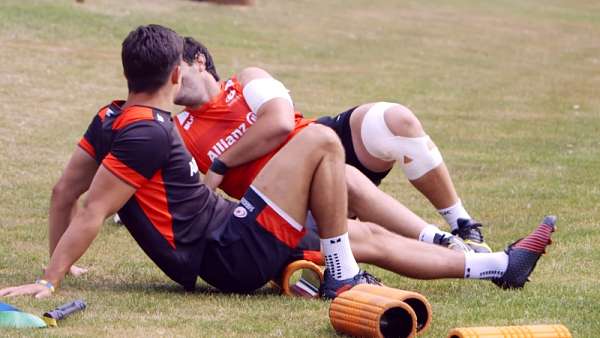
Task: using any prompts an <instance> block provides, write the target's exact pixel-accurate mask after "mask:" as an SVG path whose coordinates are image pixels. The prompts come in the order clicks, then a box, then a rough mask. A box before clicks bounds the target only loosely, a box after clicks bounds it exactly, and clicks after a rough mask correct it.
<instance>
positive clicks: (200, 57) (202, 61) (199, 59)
mask: <svg viewBox="0 0 600 338" xmlns="http://www.w3.org/2000/svg"><path fill="white" fill-rule="evenodd" d="M194 62H196V63H198V66H199V67H200V70H206V56H205V55H204V54H202V53H198V54H196V57H194Z"/></svg>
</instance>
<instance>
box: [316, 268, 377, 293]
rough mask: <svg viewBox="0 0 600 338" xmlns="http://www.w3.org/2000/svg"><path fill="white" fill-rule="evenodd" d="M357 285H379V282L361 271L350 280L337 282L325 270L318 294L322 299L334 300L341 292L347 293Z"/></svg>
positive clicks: (327, 270)
mask: <svg viewBox="0 0 600 338" xmlns="http://www.w3.org/2000/svg"><path fill="white" fill-rule="evenodd" d="M358 284H375V285H381V282H380V281H379V279H377V278H376V277H375V276H373V275H371V274H370V273H368V272H366V271H363V270H361V271H359V272H358V273H357V274H356V275H355V276H354V277H352V278H348V279H343V280H337V279H335V278H333V277H332V276H331V274H330V273H329V269H325V276H324V278H323V284H321V288H320V289H319V294H320V295H321V297H322V298H324V299H334V298H335V297H337V296H338V295H340V294H341V293H342V292H344V291H348V290H350V289H352V288H353V287H354V286H356V285H358Z"/></svg>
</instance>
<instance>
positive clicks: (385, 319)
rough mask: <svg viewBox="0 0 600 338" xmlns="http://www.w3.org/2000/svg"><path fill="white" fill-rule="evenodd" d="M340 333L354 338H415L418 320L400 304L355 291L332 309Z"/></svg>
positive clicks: (331, 314) (344, 295) (334, 302)
mask: <svg viewBox="0 0 600 338" xmlns="http://www.w3.org/2000/svg"><path fill="white" fill-rule="evenodd" d="M329 319H330V320H331V325H332V326H333V327H334V328H335V330H336V331H338V332H340V333H343V334H346V335H350V336H354V337H377V338H383V337H411V338H412V337H414V336H415V335H416V326H417V318H416V315H415V313H414V311H413V310H412V308H411V307H410V306H409V305H408V304H406V303H404V302H401V301H399V300H396V299H393V298H388V297H384V296H380V295H375V294H372V293H367V292H364V291H359V290H354V289H351V290H349V291H346V292H343V293H342V294H340V295H339V296H337V297H336V298H335V299H334V300H333V301H332V302H331V305H330V307H329Z"/></svg>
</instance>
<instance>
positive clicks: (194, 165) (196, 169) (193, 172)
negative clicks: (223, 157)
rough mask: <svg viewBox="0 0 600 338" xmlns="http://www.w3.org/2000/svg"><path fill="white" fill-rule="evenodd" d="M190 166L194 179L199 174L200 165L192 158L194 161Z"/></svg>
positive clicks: (191, 175)
mask: <svg viewBox="0 0 600 338" xmlns="http://www.w3.org/2000/svg"><path fill="white" fill-rule="evenodd" d="M189 165H190V177H193V176H194V175H196V174H197V173H198V164H196V159H194V158H193V157H192V160H191V161H190V163H189Z"/></svg>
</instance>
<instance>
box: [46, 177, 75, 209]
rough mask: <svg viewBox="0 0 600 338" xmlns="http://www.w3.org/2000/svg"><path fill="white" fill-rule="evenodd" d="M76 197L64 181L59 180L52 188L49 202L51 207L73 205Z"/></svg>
mask: <svg viewBox="0 0 600 338" xmlns="http://www.w3.org/2000/svg"><path fill="white" fill-rule="evenodd" d="M77 197H78V196H75V195H74V194H73V190H72V189H70V188H69V187H68V185H67V184H66V183H65V182H64V181H62V180H60V181H58V183H56V184H55V185H54V187H53V188H52V195H51V197H50V201H51V203H52V204H53V205H65V204H69V203H74V202H75V201H76V200H77Z"/></svg>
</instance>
